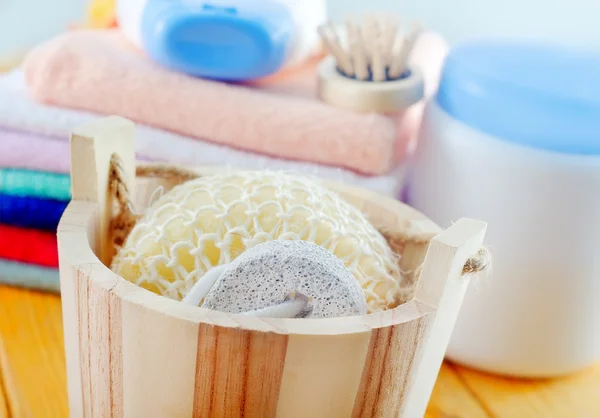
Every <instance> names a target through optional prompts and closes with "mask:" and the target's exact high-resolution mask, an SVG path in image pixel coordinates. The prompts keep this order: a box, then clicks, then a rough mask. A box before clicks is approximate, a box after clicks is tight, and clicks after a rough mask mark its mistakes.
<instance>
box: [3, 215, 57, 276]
mask: <svg viewBox="0 0 600 418" xmlns="http://www.w3.org/2000/svg"><path fill="white" fill-rule="evenodd" d="M0 258H2V259H6V260H13V261H19V262H21V263H27V264H37V265H40V266H46V267H55V268H56V267H58V248H57V246H56V233H55V232H49V231H38V230H36V229H26V228H17V227H13V226H7V225H0Z"/></svg>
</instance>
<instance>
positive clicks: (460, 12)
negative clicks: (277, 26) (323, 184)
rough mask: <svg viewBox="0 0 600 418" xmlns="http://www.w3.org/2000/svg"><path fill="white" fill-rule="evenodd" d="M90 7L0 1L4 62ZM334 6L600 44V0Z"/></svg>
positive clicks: (351, 1) (81, 2)
mask: <svg viewBox="0 0 600 418" xmlns="http://www.w3.org/2000/svg"><path fill="white" fill-rule="evenodd" d="M172 1H176V0H172ZM232 1H245V0H232ZM298 1H310V0H298ZM85 9H86V0H0V61H2V60H3V59H7V58H8V57H9V56H10V55H14V54H19V53H21V52H22V51H23V50H24V49H26V48H29V47H31V46H32V45H35V44H36V43H37V42H39V41H41V40H43V39H46V38H48V37H50V36H53V35H54V34H56V33H58V32H60V31H62V30H64V28H65V27H66V26H67V25H69V24H70V23H73V22H76V21H78V20H81V19H82V18H83V15H84V13H85ZM329 10H330V13H331V15H332V17H334V18H342V17H343V16H344V14H346V13H349V12H361V11H368V10H385V11H389V12H393V13H395V14H397V15H398V16H400V17H402V18H404V19H405V20H409V21H410V20H415V19H416V20H418V21H419V22H421V23H422V24H423V25H425V27H427V28H429V29H433V30H435V31H437V32H439V33H440V34H442V35H443V36H444V37H445V38H446V39H447V40H448V41H449V42H450V43H455V42H458V41H461V40H464V39H466V38H470V37H477V36H490V35H491V36H495V35H500V36H513V37H534V38H542V39H545V40H551V41H553V42H560V43H568V44H573V45H578V46H586V47H598V48H600V0H412V1H409V0H329Z"/></svg>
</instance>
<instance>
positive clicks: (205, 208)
mask: <svg viewBox="0 0 600 418" xmlns="http://www.w3.org/2000/svg"><path fill="white" fill-rule="evenodd" d="M272 240H304V241H309V242H312V243H315V244H317V245H320V246H322V247H324V248H326V249H328V250H329V251H330V252H332V253H333V254H335V255H336V256H337V257H338V258H340V259H341V260H342V261H343V262H344V265H345V266H346V267H347V268H348V269H349V270H350V271H351V273H352V275H353V276H354V278H355V279H356V280H357V281H358V282H359V283H360V285H361V286H362V288H363V291H364V293H365V297H366V300H367V305H368V309H369V312H374V311H380V310H385V309H388V308H392V307H395V306H396V305H397V304H398V303H399V296H400V284H401V272H400V269H399V267H398V263H397V256H396V254H394V252H393V251H392V250H391V249H390V247H389V246H388V244H387V242H386V240H385V238H384V237H383V236H382V235H381V234H380V233H379V232H378V231H377V230H376V229H375V228H374V227H373V226H372V225H371V224H370V223H369V221H368V220H367V219H366V217H365V216H364V215H363V214H362V213H361V212H360V211H359V210H358V209H356V208H355V207H354V206H352V205H350V204H349V203H348V202H346V201H345V200H343V199H342V198H341V197H340V196H339V195H337V194H336V193H334V192H332V191H330V190H329V189H327V188H326V187H324V186H323V185H321V184H320V182H319V181H318V180H314V179H312V178H308V177H304V176H298V175H290V174H286V173H279V172H269V171H256V172H254V171H249V172H235V173H224V174H219V175H213V176H207V177H201V178H198V179H195V180H191V181H188V182H186V183H183V184H181V185H179V186H176V187H175V188H173V189H172V190H171V191H169V192H168V193H166V194H165V195H164V196H162V197H161V198H160V199H158V200H157V201H156V202H155V203H153V204H152V205H151V206H150V207H149V208H148V210H147V211H146V213H145V214H144V216H142V217H141V218H140V219H139V220H138V222H137V223H136V225H135V227H134V228H133V230H132V231H131V233H130V234H129V236H128V238H127V240H126V241H125V243H124V245H123V247H122V248H120V250H119V251H118V253H117V255H116V256H115V258H114V260H113V264H112V269H113V270H114V271H115V272H116V273H118V274H119V275H121V276H122V277H124V278H125V279H127V280H129V281H131V282H133V283H136V284H137V285H139V286H141V287H144V288H146V289H148V290H150V291H153V292H155V293H158V294H161V295H164V296H166V297H169V298H172V299H176V300H181V299H182V298H183V297H184V296H185V295H186V294H187V292H188V291H189V290H190V289H191V288H192V287H193V285H194V283H196V281H197V280H199V279H201V278H202V276H203V274H205V273H206V272H207V271H208V270H210V269H211V268H212V267H213V266H217V265H222V264H227V263H230V262H231V261H232V260H234V259H236V258H237V256H239V255H240V254H241V253H242V252H243V251H245V250H246V249H248V248H252V247H254V246H256V245H258V244H260V243H263V242H267V241H272Z"/></svg>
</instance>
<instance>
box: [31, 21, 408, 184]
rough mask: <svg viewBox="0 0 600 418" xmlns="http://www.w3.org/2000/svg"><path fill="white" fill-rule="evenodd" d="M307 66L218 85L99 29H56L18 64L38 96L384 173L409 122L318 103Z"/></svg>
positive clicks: (269, 151) (400, 150)
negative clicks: (166, 65)
mask: <svg viewBox="0 0 600 418" xmlns="http://www.w3.org/2000/svg"><path fill="white" fill-rule="evenodd" d="M315 64H316V62H312V63H310V64H307V65H310V66H311V67H308V69H307V67H304V68H300V69H298V70H297V71H298V72H294V73H289V74H287V75H285V76H279V77H274V78H273V79H271V80H264V81H263V82H261V83H257V88H250V87H247V86H242V85H228V84H224V83H218V82H214V81H209V80H202V79H198V78H192V77H188V76H185V75H183V74H178V73H174V72H171V71H168V70H166V69H163V68H161V67H159V66H157V65H155V64H153V63H151V62H149V61H148V60H146V59H145V58H144V57H143V56H142V55H140V54H138V53H137V52H136V51H134V50H133V48H131V47H130V45H129V44H128V43H127V42H126V41H125V40H124V39H123V38H122V37H121V35H120V33H119V32H117V31H110V30H109V31H77V32H71V33H65V34H62V35H60V36H58V37H56V38H54V39H52V40H50V41H48V42H46V43H44V44H42V45H40V46H39V47H37V48H36V49H34V50H33V51H32V52H31V53H30V54H29V56H28V57H27V59H26V61H25V63H24V70H25V73H26V79H27V83H28V86H29V88H30V91H31V93H32V94H33V96H34V98H35V99H36V100H38V101H41V102H43V103H49V104H55V105H59V106H65V107H70V108H75V109H81V110H87V111H92V112H97V113H101V114H118V115H121V116H124V117H127V118H129V119H132V120H134V121H136V122H138V123H144V124H147V125H151V126H155V127H159V128H162V129H165V130H170V131H173V132H177V133H181V134H184V135H187V136H191V137H195V138H207V139H210V140H211V141H213V142H216V143H220V144H223V145H228V146H231V147H236V148H241V149H245V150H249V151H254V152H258V153H262V154H265V155H272V156H275V157H280V158H287V159H295V160H300V161H311V162H315V163H320V164H325V165H333V166H338V167H345V168H348V169H351V170H355V171H358V172H361V173H365V174H383V173H387V172H389V171H390V170H391V169H392V168H393V166H394V165H395V163H396V162H397V161H398V157H400V158H401V157H402V156H403V155H404V150H405V149H406V147H407V145H408V143H407V142H408V141H407V138H409V137H411V136H413V135H410V134H407V133H406V132H409V131H410V129H407V131H406V132H403V133H402V135H398V133H397V131H396V121H395V120H394V119H392V118H389V117H386V116H384V115H379V114H362V113H356V112H351V111H347V110H343V109H338V108H334V107H331V106H328V105H326V104H324V103H321V102H320V101H319V100H318V99H316V97H315V92H314V89H313V88H312V87H311V86H312V83H311V82H310V80H314V77H315V74H314V65H315ZM304 74H306V75H307V77H308V78H304ZM307 80H308V81H307ZM414 128H415V127H411V129H412V131H415V130H416V129H414ZM398 136H400V137H401V138H403V143H399V142H398V141H397V137H398Z"/></svg>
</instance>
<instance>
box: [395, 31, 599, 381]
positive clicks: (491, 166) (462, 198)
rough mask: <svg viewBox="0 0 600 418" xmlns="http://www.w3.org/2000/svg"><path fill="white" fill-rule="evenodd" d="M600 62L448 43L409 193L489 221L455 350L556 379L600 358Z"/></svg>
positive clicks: (453, 216)
mask: <svg viewBox="0 0 600 418" xmlns="http://www.w3.org/2000/svg"><path fill="white" fill-rule="evenodd" d="M599 71H600V61H599V60H598V58H595V57H586V56H583V55H578V54H577V53H569V52H565V51H559V50H554V49H552V48H549V47H546V46H535V45H525V44H523V45H519V44H516V43H515V44H510V43H500V42H497V43H494V42H491V43H486V42H481V43H473V44H466V45H464V46H461V47H458V48H457V49H456V50H454V51H451V53H450V55H449V57H448V60H447V62H446V64H445V68H444V70H443V73H442V78H441V82H440V91H439V92H438V95H437V97H436V98H435V99H434V100H432V101H431V102H430V103H429V104H428V105H427V108H426V111H425V116H424V121H423V125H422V126H423V129H422V132H421V137H420V139H419V144H418V147H417V151H416V154H415V157H414V161H413V167H412V169H411V173H410V176H409V180H408V183H409V190H408V193H407V199H406V200H407V201H408V202H409V203H410V204H411V205H412V206H414V207H415V208H417V209H419V210H420V211H422V212H423V213H425V214H426V215H427V216H428V217H430V218H432V219H433V220H434V221H435V222H437V223H439V224H440V225H442V226H446V225H449V224H450V223H451V222H452V221H455V220H457V219H458V218H459V217H460V216H469V217H475V218H479V219H484V220H485V221H486V222H488V225H489V226H488V234H487V237H486V244H487V246H488V248H489V249H490V251H491V253H492V256H493V258H494V262H493V271H492V275H491V277H490V278H489V280H486V279H482V281H481V282H480V283H479V284H477V285H475V286H471V288H470V290H469V292H468V294H467V297H466V299H465V303H464V304H463V308H462V311H461V313H460V316H459V319H458V322H457V325H456V327H455V330H454V334H453V337H452V341H451V343H450V346H449V349H448V352H447V357H448V358H449V359H450V360H453V361H456V362H458V363H462V364H465V365H468V366H471V367H475V368H479V369H482V370H485V371H490V372H495V373H501V374H507V375H513V376H519V377H552V376H557V375H562V374H567V373H571V372H574V371H576V370H579V369H581V368H584V367H587V366H589V365H591V364H593V363H595V362H597V361H600V82H599V81H598V80H597V74H599V73H600V72H599Z"/></svg>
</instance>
